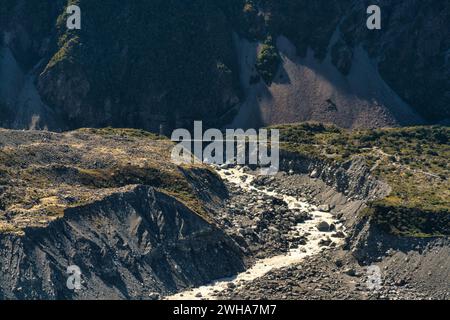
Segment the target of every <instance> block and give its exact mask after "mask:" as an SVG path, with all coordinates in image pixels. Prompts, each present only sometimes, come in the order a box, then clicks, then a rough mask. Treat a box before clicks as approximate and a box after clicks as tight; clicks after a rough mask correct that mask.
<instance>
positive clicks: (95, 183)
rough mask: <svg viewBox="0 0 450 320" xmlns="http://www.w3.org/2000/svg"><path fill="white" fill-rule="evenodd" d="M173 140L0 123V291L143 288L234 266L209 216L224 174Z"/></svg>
mask: <svg viewBox="0 0 450 320" xmlns="http://www.w3.org/2000/svg"><path fill="white" fill-rule="evenodd" d="M171 147H172V143H171V142H170V141H169V140H167V139H164V138H162V137H158V136H155V135H152V134H149V133H146V132H143V131H139V130H130V129H99V130H93V129H83V130H78V131H75V132H67V133H64V134H57V133H49V132H43V131H10V130H0V160H1V161H0V299H1V298H8V299H14V298H18V299H23V298H26V299H38V298H45V299H63V298H64V299H67V298H75V299H81V298H101V299H108V298H110V299H119V298H133V299H146V298H154V297H156V294H168V293H173V292H176V291H178V290H180V289H183V288H186V287H189V286H198V285H201V284H204V283H207V282H209V281H212V280H214V279H217V278H222V277H226V276H231V275H233V274H235V273H236V272H238V271H242V270H243V269H244V267H245V263H246V261H244V255H243V253H242V251H241V248H240V247H239V246H238V245H237V244H236V243H235V242H234V240H233V239H232V238H230V237H229V236H227V235H226V234H225V233H224V231H223V230H220V229H218V228H217V227H216V226H215V224H213V223H212V221H214V217H215V214H216V213H215V212H214V211H212V210H211V208H213V207H214V206H218V204H220V203H221V201H222V199H224V198H226V196H227V191H226V189H225V188H224V186H223V183H222V182H221V180H220V179H219V178H218V176H217V175H216V174H214V173H213V172H212V171H211V170H210V169H208V168H207V167H205V166H202V165H197V166H183V167H178V166H176V165H174V164H172V162H171V161H170V150H171ZM71 265H76V266H78V267H79V268H80V270H81V273H82V277H81V279H82V289H81V290H78V291H73V290H69V289H68V288H67V286H66V281H67V279H68V276H69V275H68V274H67V268H68V267H69V266H71Z"/></svg>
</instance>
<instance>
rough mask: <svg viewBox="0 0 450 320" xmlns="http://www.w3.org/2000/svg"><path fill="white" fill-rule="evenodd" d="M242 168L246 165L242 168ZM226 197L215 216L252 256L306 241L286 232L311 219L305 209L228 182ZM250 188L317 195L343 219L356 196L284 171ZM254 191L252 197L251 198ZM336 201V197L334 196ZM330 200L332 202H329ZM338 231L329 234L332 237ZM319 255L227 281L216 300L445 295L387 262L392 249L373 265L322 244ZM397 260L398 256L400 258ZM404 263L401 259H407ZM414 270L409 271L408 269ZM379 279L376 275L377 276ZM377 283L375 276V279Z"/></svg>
mask: <svg viewBox="0 0 450 320" xmlns="http://www.w3.org/2000/svg"><path fill="white" fill-rule="evenodd" d="M245 170H246V169H245ZM226 186H227V188H228V190H229V194H230V198H229V199H228V200H227V203H226V209H227V210H223V211H222V214H221V215H220V216H218V217H217V218H218V221H219V223H220V224H221V226H222V227H223V228H224V229H225V230H227V232H228V233H229V234H232V235H233V237H234V238H235V239H236V240H237V241H238V242H239V243H240V244H241V245H243V246H244V247H246V248H247V249H248V254H249V255H250V256H253V257H254V258H256V259H258V258H266V257H270V256H273V255H280V254H283V253H286V252H288V250H289V249H290V248H292V247H298V246H300V247H301V246H303V245H305V244H306V240H307V238H306V237H301V238H300V239H299V240H297V241H293V239H292V238H290V237H289V230H291V228H292V227H293V226H294V225H295V224H297V223H301V222H302V221H305V220H306V219H310V217H311V215H310V213H309V212H302V211H298V212H295V211H294V212H293V211H292V210H290V209H289V208H288V207H287V204H286V203H283V201H280V200H279V199H277V198H274V197H270V196H267V195H265V194H264V193H248V192H243V190H242V189H241V188H239V187H237V186H236V185H234V184H232V183H226ZM253 186H255V187H257V188H265V189H266V190H267V189H268V190H276V191H279V192H281V193H284V194H288V195H296V196H298V195H301V196H302V197H303V198H304V200H305V201H307V202H309V203H313V204H314V205H317V206H320V204H321V200H320V199H322V200H323V199H334V203H335V204H333V205H332V206H329V205H325V206H324V205H322V206H321V209H323V210H330V211H331V212H332V213H333V214H335V215H336V217H338V218H341V219H345V214H343V212H342V211H345V210H352V209H355V208H356V209H357V208H358V206H359V205H360V201H359V200H358V199H352V198H351V197H346V196H345V195H342V194H341V195H336V194H333V193H332V192H331V191H330V188H329V187H327V186H326V185H324V184H323V183H322V181H314V179H311V177H308V176H305V175H298V174H293V173H285V172H282V173H280V174H278V175H277V176H275V177H259V178H257V179H256V180H255V181H254V183H253ZM255 195H256V196H255ZM336 199H337V200H336ZM332 202H333V201H332ZM331 235H333V236H336V233H334V234H333V233H331V234H330V238H331V239H333V236H331ZM323 246H324V249H325V250H324V251H323V253H321V254H318V255H314V256H311V257H308V258H306V259H305V260H304V261H303V262H302V263H300V264H296V265H292V266H289V267H286V268H282V269H278V270H272V271H270V272H269V273H267V274H266V275H264V276H263V277H261V278H258V279H256V280H253V281H251V282H245V283H242V284H239V283H238V284H230V285H229V287H228V288H227V289H225V290H224V291H220V292H219V291H218V292H216V293H214V294H213V296H214V297H215V298H218V299H227V300H228V299H258V300H259V299H282V300H285V299H292V300H296V299H304V300H317V299H338V300H343V299H352V300H360V299H381V300H403V299H407V300H417V299H448V298H449V293H448V292H447V293H446V292H445V290H444V291H443V292H442V291H441V292H437V291H435V290H427V289H425V288H424V287H423V286H420V285H419V284H418V283H417V282H416V281H415V279H413V277H411V276H409V274H408V272H406V271H405V272H403V271H404V270H403V269H404V268H403V265H400V266H399V264H398V261H397V263H396V261H395V260H393V261H392V259H391V260H389V259H390V256H392V255H394V251H392V250H391V251H392V252H391V251H389V252H386V259H385V261H384V260H383V259H384V257H379V258H378V260H379V261H378V262H377V263H374V264H372V265H370V266H369V265H365V266H363V265H360V264H359V263H358V261H356V259H355V258H354V257H353V256H352V254H351V252H350V251H346V250H344V249H342V248H336V247H335V246H334V245H333V242H331V243H323ZM397 255H398V257H400V258H398V259H402V261H403V260H405V261H406V262H408V261H409V260H410V259H411V258H410V256H411V257H412V255H413V253H397ZM398 259H397V260H398ZM406 262H405V263H406ZM373 267H377V268H379V269H378V270H379V272H380V278H379V279H380V282H376V284H377V285H376V286H375V287H374V286H373V284H372V282H371V281H372V280H371V279H374V278H373V276H371V272H372V271H371V270H372V268H373ZM411 272H413V270H412V271H411ZM375 279H377V278H375ZM376 281H378V280H376Z"/></svg>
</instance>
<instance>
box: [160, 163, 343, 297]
mask: <svg viewBox="0 0 450 320" xmlns="http://www.w3.org/2000/svg"><path fill="white" fill-rule="evenodd" d="M217 171H218V173H219V174H220V176H221V177H222V179H224V181H227V182H228V183H232V184H235V185H237V186H239V187H240V188H241V189H242V191H243V192H248V193H254V194H255V196H256V195H257V194H258V193H261V192H262V193H265V194H267V195H269V196H272V197H277V198H281V199H283V200H284V201H285V202H286V203H287V204H288V206H289V209H300V210H302V211H306V212H309V214H310V216H311V219H309V220H306V221H305V222H303V223H300V224H298V225H296V226H295V227H294V228H293V230H291V231H290V232H292V235H293V237H292V239H293V240H295V239H298V238H300V237H302V236H303V237H305V238H306V244H305V245H303V246H299V247H297V248H292V249H291V250H289V252H287V253H283V254H280V255H277V256H274V257H270V258H265V259H260V260H257V261H256V263H255V264H254V265H253V266H252V267H251V268H249V269H248V270H246V271H244V272H242V273H240V274H238V275H236V276H234V277H230V278H224V279H219V280H217V281H214V282H212V283H210V284H208V285H205V286H201V287H198V288H194V289H191V290H187V291H183V292H180V293H178V294H175V295H172V296H168V297H166V299H169V300H195V299H211V300H213V299H215V297H216V295H217V293H219V292H222V291H224V290H226V289H227V288H229V287H235V286H239V285H241V284H244V283H246V282H251V281H253V280H255V279H258V278H260V277H262V276H264V275H266V274H267V273H268V272H270V271H272V270H276V269H280V268H284V267H288V266H290V265H294V264H298V263H300V262H302V261H303V259H304V258H306V257H308V256H312V255H316V254H319V253H320V252H321V251H322V250H324V247H323V246H321V241H323V240H327V241H328V240H329V239H330V238H329V235H330V232H321V231H319V230H318V228H317V225H318V224H319V223H320V222H323V221H325V222H327V223H328V224H329V225H331V224H334V225H335V227H336V230H337V231H343V229H344V227H343V226H342V224H341V223H339V221H338V220H337V219H336V218H335V217H334V216H333V215H332V214H331V213H329V212H323V211H320V210H318V208H317V207H316V206H314V205H310V204H308V203H306V202H304V201H300V200H299V199H298V198H296V197H293V196H288V195H284V194H281V193H278V192H277V191H269V190H267V189H266V188H260V189H258V188H256V187H254V186H253V185H252V181H253V180H254V179H255V178H256V176H255V175H252V174H248V173H245V172H244V170H243V169H242V168H231V169H219V168H218V169H217ZM332 241H333V242H334V243H335V245H341V244H342V242H343V240H342V239H336V238H333V240H332Z"/></svg>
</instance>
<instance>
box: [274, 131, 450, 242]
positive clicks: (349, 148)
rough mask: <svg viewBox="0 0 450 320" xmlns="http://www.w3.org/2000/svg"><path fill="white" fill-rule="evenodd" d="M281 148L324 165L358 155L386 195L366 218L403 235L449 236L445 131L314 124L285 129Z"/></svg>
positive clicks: (449, 148)
mask: <svg viewBox="0 0 450 320" xmlns="http://www.w3.org/2000/svg"><path fill="white" fill-rule="evenodd" d="M277 128H279V129H281V147H282V148H284V149H286V150H289V151H291V152H296V153H300V154H304V155H310V156H313V157H316V158H319V159H323V160H326V161H338V162H343V161H346V160H349V159H351V158H352V157H355V156H362V157H364V159H365V160H366V162H367V165H368V167H369V168H371V173H372V174H373V175H374V176H376V177H378V178H379V179H382V180H384V181H386V182H387V183H388V184H389V185H390V186H391V188H392V192H391V194H390V195H389V196H388V197H386V198H384V199H382V200H379V201H376V202H373V203H371V204H370V206H369V209H368V210H367V212H366V213H367V214H371V215H373V216H374V221H375V222H376V223H378V224H379V225H380V226H382V227H383V228H385V229H387V230H388V231H390V232H392V233H394V234H398V235H403V236H442V235H450V181H449V172H450V168H449V162H448V159H450V144H449V143H450V128H449V127H443V126H428V127H426V126H421V127H410V128H391V129H377V130H360V131H347V130H343V129H339V128H336V127H333V126H326V125H322V124H316V123H306V124H300V125H285V126H279V127H277Z"/></svg>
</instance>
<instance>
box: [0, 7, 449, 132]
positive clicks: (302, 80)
mask: <svg viewBox="0 0 450 320" xmlns="http://www.w3.org/2000/svg"><path fill="white" fill-rule="evenodd" d="M68 4H77V5H79V6H80V7H81V9H82V28H81V30H73V31H69V30H67V28H66V26H65V21H66V18H67V14H66V13H65V7H66V6H67V5H68ZM369 4H372V3H371V2H370V1H353V0H344V1H317V0H283V1H271V0H254V1H250V0H233V1H226V2H223V1H205V0H195V1H191V2H189V3H185V2H183V1H169V2H167V1H146V2H142V1H141V2H139V3H134V2H133V3H123V2H120V1H108V2H102V1H83V0H79V1H62V0H61V1H47V0H46V1H39V2H36V1H31V0H20V1H10V0H9V1H2V3H1V4H0V17H1V19H0V31H1V36H2V37H1V38H2V39H1V41H2V42H1V43H2V44H1V47H2V49H1V54H0V57H1V58H0V59H1V63H0V79H1V82H0V111H1V118H0V123H1V125H3V126H8V127H15V128H28V127H34V128H45V127H46V126H47V127H48V128H51V129H67V128H77V127H81V126H89V127H101V126H107V125H112V126H119V127H138V128H144V129H147V130H151V131H156V132H159V131H163V132H166V133H167V132H170V129H172V128H173V127H180V126H185V127H189V126H190V125H191V124H192V120H194V119H197V120H198V119H203V120H204V121H205V122H206V123H207V125H210V126H212V125H214V126H222V125H226V124H229V123H231V124H232V126H240V127H250V126H259V125H266V124H273V123H285V122H296V121H303V120H311V119H313V120H318V121H324V122H334V123H336V124H338V125H340V126H343V127H382V126H392V125H405V124H416V123H423V122H441V121H444V122H445V121H447V120H446V119H448V118H449V108H448V105H449V99H450V95H449V92H448V88H449V87H450V83H449V81H450V75H449V72H450V64H449V61H450V60H449V48H450V43H449V41H450V40H449V39H450V35H449V29H448V28H447V22H448V20H449V15H450V8H449V5H448V2H446V1H440V0H427V1H418V0H408V1H401V2H399V1H395V2H394V1H388V0H386V1H377V4H379V5H380V7H381V9H382V29H381V30H375V31H370V30H368V29H367V28H366V18H367V14H366V9H367V6H368V5H369ZM236 114H238V115H237V117H236V118H234V116H235V115H236ZM233 118H234V121H232V120H233Z"/></svg>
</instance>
